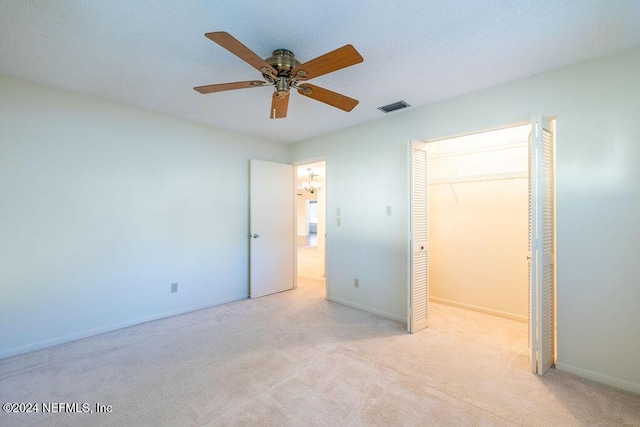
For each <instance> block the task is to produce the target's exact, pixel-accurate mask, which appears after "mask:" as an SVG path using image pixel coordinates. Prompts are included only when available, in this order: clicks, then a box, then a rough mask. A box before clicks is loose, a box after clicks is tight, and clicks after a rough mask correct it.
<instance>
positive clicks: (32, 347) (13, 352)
mask: <svg viewBox="0 0 640 427" xmlns="http://www.w3.org/2000/svg"><path fill="white" fill-rule="evenodd" d="M242 299H247V295H246V294H243V295H237V296H233V297H227V298H223V299H220V300H216V301H210V302H208V303H205V304H198V305H193V306H190V307H186V308H180V309H177V310H171V311H167V312H164V313H160V314H153V315H151V316H145V317H139V318H137V319H133V320H127V321H124V322H120V323H115V324H113V325H109V326H103V327H100V328H96V329H90V330H88V331H83V332H77V333H75V334H70V335H64V336H61V337H57V338H53V339H49V340H45V341H40V342H37V343H33V344H28V345H25V346H22V347H14V348H10V349H8V350H3V351H0V363H1V362H2V359H6V358H8V357H12V356H18V355H20V354H24V353H29V352H32V351H36V350H43V349H45V348H49V347H53V346H56V345H60V344H66V343H68V342H71V341H76V340H80V339H83V338H89V337H93V336H96V335H100V334H104V333H107V332H113V331H117V330H118V329H124V328H128V327H129V326H135V325H139V324H141V323H146V322H151V321H153V320H160V319H165V318H167V317H172V316H177V315H179V314H184V313H189V312H192V311H196V310H201V309H203V308H209V307H214V306H216V305H221V304H226V303H228V302H233V301H239V300H242Z"/></svg>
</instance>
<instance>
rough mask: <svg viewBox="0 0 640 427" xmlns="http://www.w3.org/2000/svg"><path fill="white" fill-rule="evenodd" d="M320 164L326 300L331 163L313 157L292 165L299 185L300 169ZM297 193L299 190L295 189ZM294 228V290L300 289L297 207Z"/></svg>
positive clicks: (324, 158)
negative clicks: (322, 164) (322, 166)
mask: <svg viewBox="0 0 640 427" xmlns="http://www.w3.org/2000/svg"><path fill="white" fill-rule="evenodd" d="M320 162H324V184H323V186H322V190H320V191H324V192H325V195H324V198H325V203H324V231H325V233H324V234H325V237H324V294H325V299H326V298H328V297H329V274H328V269H329V261H328V259H329V257H328V253H329V239H328V236H327V234H328V233H327V225H328V221H327V213H328V212H329V197H328V193H327V191H328V190H327V189H328V187H329V185H328V181H329V176H328V175H329V173H328V170H329V162H328V161H327V158H326V156H320V157H313V158H310V159H304V160H297V161H295V162H293V163H292V165H293V173H294V179H295V181H294V182H296V183H297V170H298V168H299V167H301V166H306V165H310V164H313V163H320ZM295 190H296V192H297V190H298V189H297V188H296V189H295ZM293 221H294V224H293V227H294V230H296V239H294V241H293V245H294V253H295V259H294V281H293V287H294V289H295V288H297V287H298V250H297V230H298V215H297V207H296V214H295V215H294V216H293Z"/></svg>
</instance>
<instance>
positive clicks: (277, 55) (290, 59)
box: [266, 49, 300, 77]
mask: <svg viewBox="0 0 640 427" xmlns="http://www.w3.org/2000/svg"><path fill="white" fill-rule="evenodd" d="M266 62H267V64H269V65H271V66H272V67H273V68H275V69H276V70H278V77H289V76H291V70H292V69H293V68H294V67H297V66H298V65H300V61H298V60H297V59H296V58H295V56H294V54H293V52H291V51H290V50H286V49H276V50H274V51H273V54H272V56H271V57H270V58H267V59H266Z"/></svg>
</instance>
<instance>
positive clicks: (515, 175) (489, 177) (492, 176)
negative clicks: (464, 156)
mask: <svg viewBox="0 0 640 427" xmlns="http://www.w3.org/2000/svg"><path fill="white" fill-rule="evenodd" d="M528 176H529V172H528V171H522V172H503V173H488V174H484V175H466V176H452V177H449V178H439V179H430V180H429V185H439V184H455V183H458V182H480V181H496V180H500V179H520V178H527V177H528Z"/></svg>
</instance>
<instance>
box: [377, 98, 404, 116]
mask: <svg viewBox="0 0 640 427" xmlns="http://www.w3.org/2000/svg"><path fill="white" fill-rule="evenodd" d="M407 107H411V105H409V104H407V103H406V102H404V101H398V102H394V103H393V104H389V105H383V106H382V107H378V110H380V111H382V112H383V113H390V112H392V111H396V110H401V109H403V108H407Z"/></svg>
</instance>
